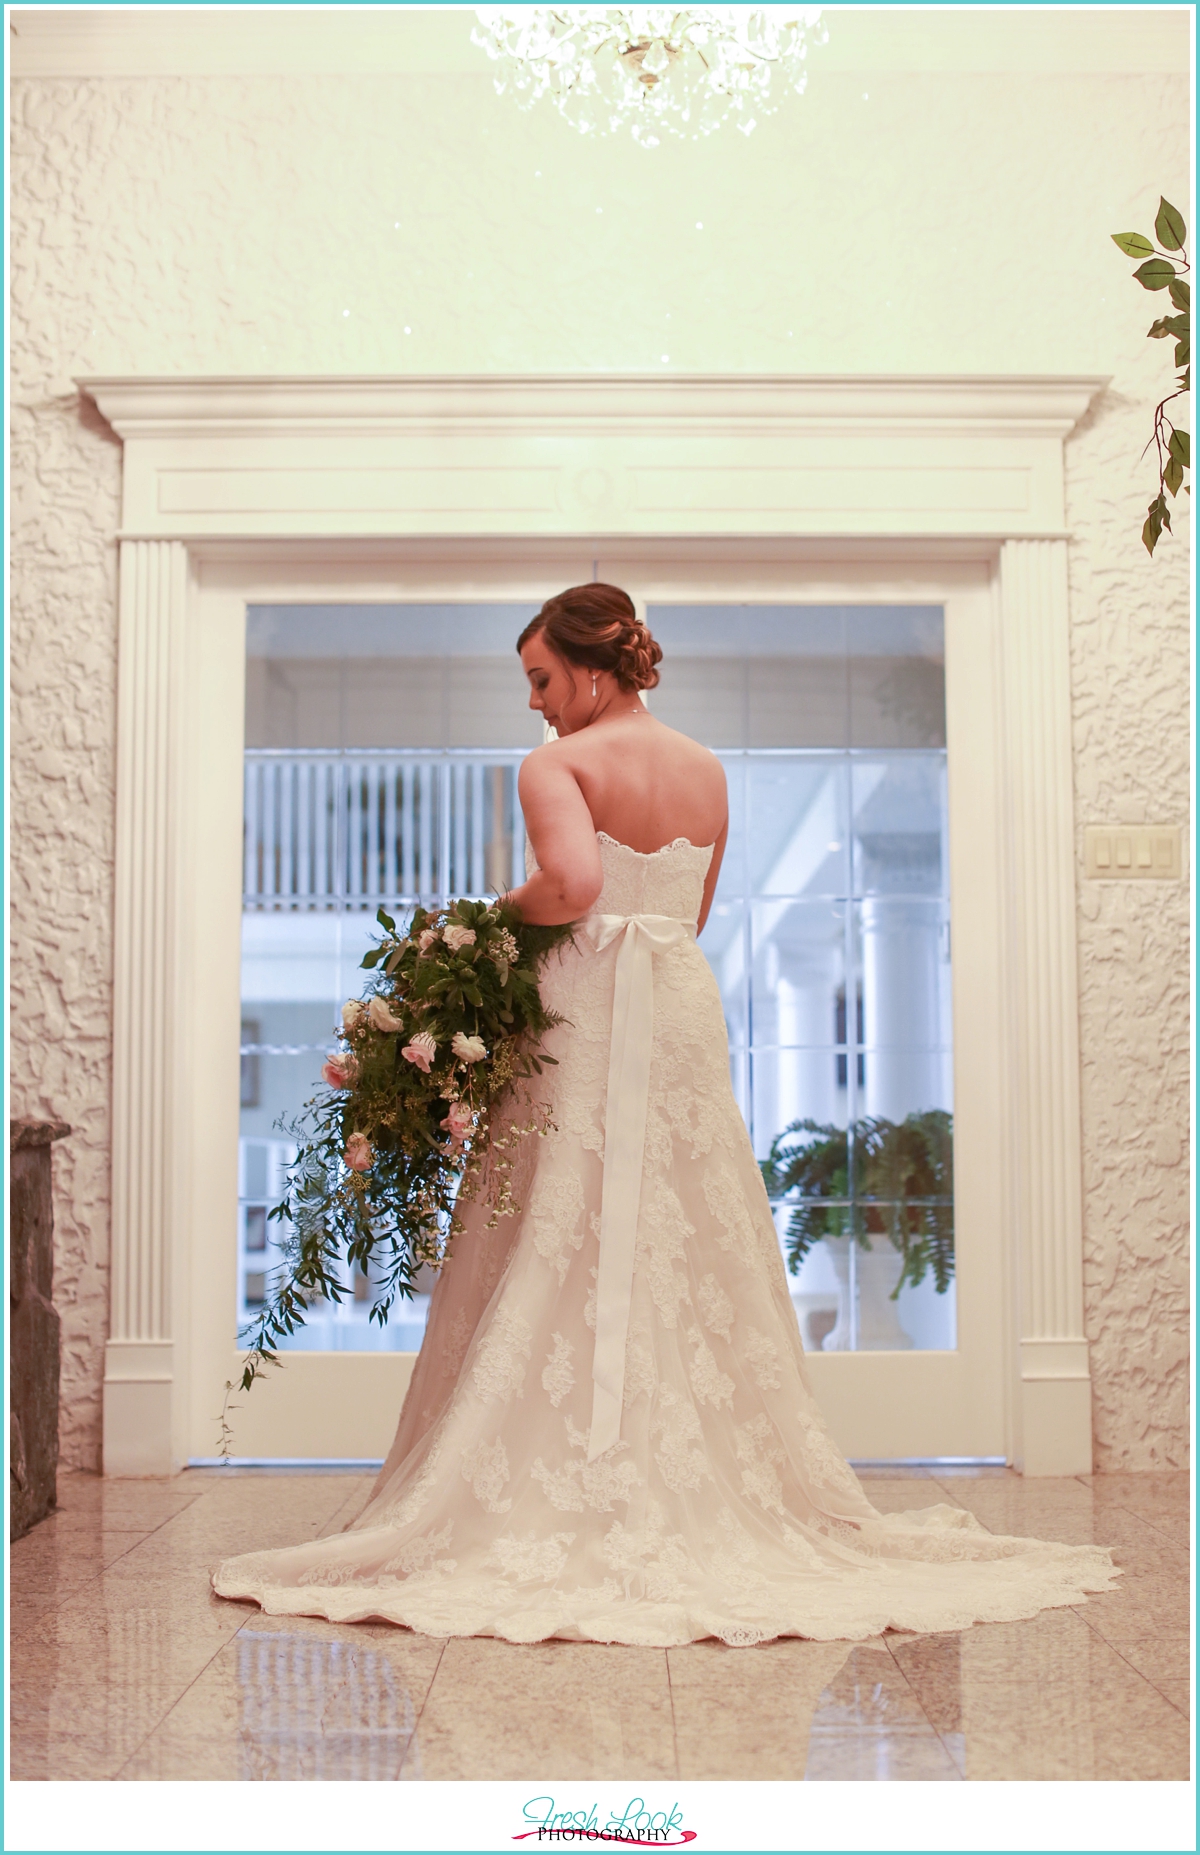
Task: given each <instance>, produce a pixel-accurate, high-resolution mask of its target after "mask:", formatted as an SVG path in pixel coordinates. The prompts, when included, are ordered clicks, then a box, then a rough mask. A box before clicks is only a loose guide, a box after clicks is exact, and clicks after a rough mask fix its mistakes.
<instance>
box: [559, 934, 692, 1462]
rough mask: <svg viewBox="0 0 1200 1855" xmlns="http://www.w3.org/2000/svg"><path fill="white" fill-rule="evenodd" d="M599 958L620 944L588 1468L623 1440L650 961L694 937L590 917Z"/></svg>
mask: <svg viewBox="0 0 1200 1855" xmlns="http://www.w3.org/2000/svg"><path fill="white" fill-rule="evenodd" d="M584 928H585V931H586V933H587V935H588V938H589V940H590V941H591V942H592V944H593V946H594V947H595V949H596V951H597V953H601V952H603V950H604V948H605V947H608V946H610V945H611V944H612V942H613V941H614V940H616V938H617V936H618V935H621V936H622V937H623V938H622V940H621V945H620V948H619V950H618V952H617V971H616V987H615V991H614V993H613V1020H612V1046H611V1050H610V1053H609V1059H608V1094H607V1098H606V1104H605V1110H604V1180H603V1186H602V1196H601V1203H600V1267H599V1271H598V1273H597V1278H596V1347H595V1352H594V1353H593V1356H592V1428H591V1433H590V1435H589V1437H588V1461H589V1462H594V1461H595V1459H596V1457H597V1456H600V1455H603V1453H604V1451H605V1450H606V1449H611V1448H612V1446H613V1444H614V1443H617V1442H619V1441H620V1438H621V1412H622V1408H623V1404H624V1397H625V1342H626V1339H627V1337H628V1334H629V1309H630V1304H631V1301H632V1299H633V1257H634V1246H635V1244H636V1241H637V1225H638V1209H639V1206H640V1203H641V1196H642V1159H643V1156H644V1153H645V1147H646V1110H647V1105H648V1102H649V1096H650V1057H651V1053H652V1051H653V1048H654V955H655V954H656V953H665V952H666V950H667V949H668V947H676V946H678V945H679V943H680V941H682V940H686V939H688V938H689V937H690V936H692V935H693V934H694V933H695V931H696V924H695V922H694V921H680V920H677V919H676V918H675V917H674V916H673V915H589V916H588V918H587V920H586V921H585V922H584Z"/></svg>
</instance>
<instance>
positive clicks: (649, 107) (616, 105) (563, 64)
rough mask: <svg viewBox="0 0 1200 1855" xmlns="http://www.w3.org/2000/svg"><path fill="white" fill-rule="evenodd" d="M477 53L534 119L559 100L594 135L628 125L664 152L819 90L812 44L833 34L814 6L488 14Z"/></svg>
mask: <svg viewBox="0 0 1200 1855" xmlns="http://www.w3.org/2000/svg"><path fill="white" fill-rule="evenodd" d="M475 13H476V18H477V19H478V20H479V25H478V26H477V27H475V28H474V29H473V31H472V33H471V41H472V43H473V44H475V45H478V46H480V47H481V48H482V49H483V50H484V51H485V52H487V54H488V56H489V57H490V58H494V59H497V60H498V61H499V64H500V70H499V73H498V75H497V77H496V89H497V91H498V92H499V93H500V94H503V93H504V91H505V90H507V89H509V88H510V87H511V89H512V90H513V91H514V92H515V94H516V97H517V101H518V103H519V104H520V105H521V107H522V108H523V109H529V108H531V107H532V106H533V105H534V104H535V103H538V102H540V101H541V99H542V98H543V97H549V98H550V100H551V102H553V103H554V104H555V106H556V107H557V108H558V110H559V111H560V113H561V114H562V115H563V116H565V117H566V119H567V121H568V122H569V123H573V124H574V126H575V127H576V128H577V129H578V130H579V131H580V132H581V134H583V135H596V134H601V135H603V134H616V133H618V132H619V131H620V130H621V129H623V128H626V127H628V128H629V129H631V131H632V133H633V138H634V140H635V141H636V142H640V143H641V144H642V145H643V147H646V148H655V147H657V146H658V143H659V141H660V139H661V137H662V136H663V135H676V136H684V137H690V138H691V139H692V140H693V141H694V140H695V139H696V138H697V137H699V136H701V135H711V134H712V132H713V130H714V129H716V128H719V127H720V125H721V124H722V123H723V122H725V121H726V120H727V119H729V118H730V117H732V118H733V120H734V121H735V122H736V123H737V126H738V128H739V129H740V130H741V131H742V133H743V134H744V135H749V134H750V132H751V130H752V129H753V128H754V126H755V124H756V123H757V122H758V121H759V120H760V118H761V117H763V116H767V115H770V114H771V113H772V112H773V111H774V110H776V109H778V108H779V105H780V102H781V101H782V99H783V96H784V95H785V94H786V93H787V92H788V91H789V90H792V91H796V92H797V93H799V92H801V91H803V89H804V87H805V84H806V83H807V81H808V73H807V71H806V70H805V65H804V60H805V58H806V56H807V53H808V46H809V43H812V44H814V45H823V44H824V43H825V42H826V40H827V38H828V36H829V35H828V33H827V32H826V31H825V29H824V27H823V26H822V24H821V14H820V10H819V9H818V8H814V7H804V8H797V7H788V6H764V7H744V6H694V7H670V6H627V7H602V6H564V7H553V6H520V7H498V6H483V7H477V8H476V10H475Z"/></svg>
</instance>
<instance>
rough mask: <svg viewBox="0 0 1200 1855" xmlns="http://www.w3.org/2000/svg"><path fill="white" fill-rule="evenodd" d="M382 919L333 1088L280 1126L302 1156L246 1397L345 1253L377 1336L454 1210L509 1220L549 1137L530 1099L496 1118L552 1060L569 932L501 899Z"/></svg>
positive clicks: (450, 1233) (430, 1257) (442, 1249)
mask: <svg viewBox="0 0 1200 1855" xmlns="http://www.w3.org/2000/svg"><path fill="white" fill-rule="evenodd" d="M376 919H377V920H378V922H379V925H380V927H381V928H382V929H383V938H382V940H381V941H380V942H379V944H378V945H377V946H374V947H372V948H371V950H370V951H369V952H368V953H367V955H366V957H365V959H364V960H363V962H362V964H363V966H364V967H366V968H368V969H371V970H373V971H374V974H375V978H374V981H373V982H372V983H371V984H370V985H369V986H368V990H367V993H366V995H365V996H364V997H363V998H357V999H351V1000H349V1001H348V1003H347V1004H345V1005H344V1006H343V1008H342V1027H341V1039H342V1044H343V1046H344V1047H343V1048H342V1049H341V1050H339V1051H337V1052H336V1053H335V1054H334V1055H332V1056H330V1057H329V1058H328V1060H327V1061H326V1063H325V1065H324V1068H323V1069H322V1071H321V1073H322V1076H323V1077H324V1080H325V1082H326V1084H327V1085H328V1086H327V1087H326V1088H325V1089H323V1090H322V1091H320V1093H318V1094H317V1095H315V1096H314V1097H313V1098H312V1100H311V1101H309V1102H308V1103H307V1104H306V1106H305V1109H304V1111H303V1113H302V1114H301V1115H300V1116H299V1117H298V1119H297V1120H296V1121H295V1122H293V1123H292V1124H291V1125H290V1126H289V1127H288V1128H287V1129H286V1131H287V1132H288V1133H289V1134H291V1136H292V1137H293V1139H295V1140H296V1142H297V1152H296V1157H295V1159H294V1160H293V1162H292V1164H291V1166H290V1167H289V1168H288V1174H287V1187H286V1190H285V1192H284V1196H283V1199H282V1201H281V1202H280V1203H279V1204H277V1205H276V1206H275V1208H274V1209H273V1210H272V1212H271V1213H270V1216H271V1218H272V1219H273V1220H276V1221H277V1222H278V1223H280V1224H281V1225H282V1226H283V1232H284V1234H283V1236H282V1239H281V1247H282V1250H283V1263H282V1266H281V1267H280V1269H279V1270H278V1271H277V1272H276V1274H275V1276H274V1278H273V1280H272V1282H271V1284H270V1287H269V1292H268V1295H267V1299H266V1301H265V1303H264V1305H263V1308H262V1311H261V1312H260V1313H259V1314H258V1316H257V1317H256V1320H255V1322H254V1323H253V1325H252V1326H250V1327H248V1328H247V1329H245V1330H244V1333H243V1338H244V1339H248V1340H249V1346H250V1350H249V1352H248V1354H247V1356H246V1359H245V1362H244V1369H243V1372H242V1377H241V1381H240V1384H241V1389H242V1390H244V1391H248V1390H249V1389H250V1387H251V1385H252V1384H253V1383H254V1380H255V1379H256V1378H258V1377H261V1376H262V1372H263V1368H264V1366H266V1365H276V1364H278V1358H277V1356H276V1352H275V1348H276V1346H277V1345H278V1343H279V1341H280V1340H281V1339H282V1338H283V1337H284V1336H285V1335H286V1334H290V1333H294V1332H295V1330H296V1328H297V1327H299V1326H302V1325H303V1323H304V1316H305V1311H306V1309H307V1308H308V1306H309V1304H310V1303H312V1302H314V1301H317V1300H319V1299H321V1298H322V1297H323V1298H325V1299H327V1300H329V1301H334V1302H337V1301H341V1300H342V1299H343V1298H344V1297H345V1296H346V1294H347V1293H349V1290H348V1289H347V1287H346V1285H345V1282H344V1281H343V1279H342V1276H341V1273H340V1271H339V1268H338V1264H339V1262H340V1261H341V1259H342V1258H343V1257H344V1258H345V1259H346V1260H347V1261H348V1262H349V1263H350V1264H351V1265H354V1264H357V1265H358V1267H359V1268H360V1269H361V1270H362V1271H363V1273H364V1274H365V1275H367V1276H368V1278H369V1279H370V1280H371V1281H372V1283H373V1286H374V1288H375V1291H376V1292H375V1298H374V1301H373V1303H372V1306H371V1311H370V1317H371V1319H372V1320H375V1321H378V1322H379V1324H380V1325H383V1324H384V1323H385V1322H386V1321H387V1318H388V1314H389V1312H390V1310H391V1307H392V1304H393V1302H394V1301H395V1299H396V1297H397V1295H399V1296H401V1297H403V1298H406V1299H407V1298H408V1297H410V1296H411V1295H412V1294H413V1292H414V1289H413V1283H414V1279H415V1277H416V1274H417V1271H418V1270H419V1269H420V1268H421V1266H422V1264H425V1263H428V1264H430V1265H431V1266H432V1267H433V1268H435V1269H437V1268H439V1267H440V1266H441V1264H442V1262H443V1261H444V1260H445V1257H446V1254H447V1250H448V1247H449V1244H450V1242H451V1241H452V1239H453V1237H454V1236H455V1234H456V1233H457V1231H458V1230H459V1229H460V1228H461V1225H460V1223H459V1220H458V1217H457V1212H456V1207H457V1206H458V1205H459V1204H465V1203H467V1202H469V1201H470V1200H472V1199H475V1198H477V1197H478V1196H479V1194H480V1192H481V1191H482V1192H483V1193H484V1195H485V1202H486V1203H487V1204H488V1205H489V1206H490V1210H491V1215H490V1218H489V1220H488V1227H489V1228H491V1227H492V1226H494V1224H495V1223H496V1222H497V1221H498V1219H499V1218H501V1217H503V1216H506V1215H508V1214H510V1213H511V1212H513V1211H515V1210H516V1209H517V1208H518V1207H517V1206H516V1205H515V1203H514V1202H513V1197H512V1189H511V1180H510V1173H511V1169H512V1155H513V1151H514V1149H515V1148H516V1146H517V1145H518V1143H519V1142H520V1141H521V1140H522V1139H523V1138H524V1137H525V1136H526V1135H528V1134H534V1133H545V1132H547V1131H548V1129H549V1126H550V1122H549V1120H548V1117H547V1113H546V1110H545V1108H544V1107H541V1106H539V1105H538V1104H537V1103H536V1102H534V1101H532V1100H530V1101H528V1102H527V1103H526V1104H525V1107H524V1109H523V1110H522V1112H524V1113H525V1117H526V1118H525V1119H522V1118H521V1114H520V1113H518V1114H516V1115H513V1114H506V1115H503V1116H501V1115H498V1114H497V1109H498V1108H499V1107H500V1105H501V1103H503V1102H504V1101H505V1098H506V1097H507V1096H509V1095H510V1094H511V1092H512V1090H513V1089H514V1087H515V1086H516V1085H517V1084H518V1083H519V1082H520V1081H521V1080H522V1079H523V1078H526V1077H529V1076H532V1075H534V1074H538V1075H540V1074H541V1070H542V1065H543V1063H551V1062H553V1061H554V1058H553V1057H550V1056H547V1055H546V1054H545V1052H544V1051H542V1050H541V1049H540V1044H541V1040H542V1038H543V1037H544V1036H545V1034H546V1032H547V1031H548V1030H549V1029H550V1028H551V1027H552V1026H553V1025H555V1024H558V1023H561V1022H562V1019H561V1017H560V1015H559V1014H558V1013H556V1012H553V1011H547V1010H546V1008H545V1006H544V1005H543V1004H542V1000H541V995H540V993H539V991H538V983H537V982H538V973H539V971H540V969H541V966H542V963H543V962H544V960H545V958H546V956H547V954H548V953H549V952H550V951H551V949H552V948H554V947H555V946H557V945H559V944H561V943H562V942H563V941H564V940H568V939H570V937H571V935H572V932H573V930H572V929H571V928H570V927H569V926H568V927H531V926H529V925H527V924H526V923H525V922H523V921H522V920H521V918H520V915H519V913H518V911H517V910H516V909H515V908H514V907H513V906H512V905H511V904H510V903H506V902H504V901H499V902H492V903H487V902H471V901H458V902H455V903H453V904H452V905H451V907H449V908H448V909H444V910H441V911H439V912H437V913H431V912H429V911H428V910H426V909H423V908H418V909H416V911H415V912H414V914H413V917H412V921H411V923H410V924H409V927H408V931H407V932H406V933H401V932H399V931H398V930H397V927H396V923H395V921H394V920H393V919H392V917H391V916H390V915H389V914H388V913H387V912H386V911H385V910H384V909H382V908H381V909H380V910H379V912H378V915H377V917H376ZM229 1389H230V1390H232V1389H233V1387H232V1385H230V1387H229Z"/></svg>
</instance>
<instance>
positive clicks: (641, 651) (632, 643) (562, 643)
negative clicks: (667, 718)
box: [517, 580, 662, 692]
mask: <svg viewBox="0 0 1200 1855" xmlns="http://www.w3.org/2000/svg"><path fill="white" fill-rule="evenodd" d="M539 632H544V633H545V637H546V642H547V643H548V644H549V646H550V648H551V650H554V651H557V652H558V655H559V656H560V657H561V658H563V659H564V661H565V662H567V663H569V664H572V665H573V666H574V667H575V668H576V669H579V670H608V671H610V672H611V673H612V675H613V676H615V677H616V679H617V686H618V688H620V689H624V690H627V691H629V692H632V691H633V690H635V689H653V688H654V685H655V684H656V683H657V681H658V671H657V670H656V668H655V665H656V664H659V663H661V662H662V651H661V650H660V649H659V647H658V645H657V644H656V643H655V642H654V639H653V638H652V637H651V636H650V633H649V631H648V630H647V628H646V626H645V625H643V624H642V621H641V620H640V618H639V617H638V615H637V613H636V612H635V611H634V609H633V600H632V599H631V598H630V597H629V594H628V593H623V592H622V591H621V589H620V587H619V586H606V585H605V584H604V582H603V581H602V580H593V581H592V582H591V583H590V585H587V586H568V588H567V590H566V592H565V593H556V594H555V595H554V598H553V599H547V601H546V603H545V605H544V606H543V607H542V609H541V611H540V612H539V613H538V615H537V617H536V618H532V619H530V621H529V623H528V624H527V625H526V627H525V629H524V631H523V632H522V633H521V635H520V637H519V638H518V639H517V650H518V651H520V650H523V649H524V647H525V645H526V644H528V642H529V640H530V638H536V637H537V635H538V633H539Z"/></svg>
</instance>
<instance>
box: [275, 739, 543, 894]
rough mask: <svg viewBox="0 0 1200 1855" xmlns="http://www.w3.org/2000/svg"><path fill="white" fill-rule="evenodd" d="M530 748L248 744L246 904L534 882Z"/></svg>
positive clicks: (474, 890) (480, 889) (481, 889)
mask: <svg viewBox="0 0 1200 1855" xmlns="http://www.w3.org/2000/svg"><path fill="white" fill-rule="evenodd" d="M524 757H525V756H524V754H523V753H522V752H520V751H519V750H507V751H506V750H500V751H496V752H492V753H488V752H484V753H480V752H478V751H474V752H470V753H465V752H464V753H455V752H454V751H452V750H451V751H443V750H434V751H429V752H424V753H422V752H419V751H416V752H414V751H413V750H412V749H411V748H407V749H403V750H395V751H387V750H381V749H375V750H374V751H372V752H370V753H351V752H338V751H336V750H334V751H329V750H326V751H321V750H315V749H314V750H311V751H308V752H293V751H283V752H278V751H275V750H273V749H266V748H252V749H248V750H247V753H246V772H245V778H246V797H245V853H244V876H243V885H242V886H243V892H244V905H245V907H246V908H250V909H281V908H282V909H306V908H346V907H350V908H364V909H374V908H377V907H378V906H379V904H380V903H381V902H394V903H398V904H400V905H403V904H405V903H409V904H413V903H417V902H421V903H424V904H426V905H428V904H431V903H439V902H443V901H445V900H447V899H448V898H449V897H451V896H456V895H478V896H483V895H488V894H491V893H493V892H496V891H500V890H503V889H507V888H509V887H510V886H512V885H513V884H515V883H519V882H523V881H524V879H525V830H524V825H523V822H522V819H521V808H520V806H519V805H518V803H517V771H518V768H519V767H520V764H521V761H522V760H523V759H524Z"/></svg>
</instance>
